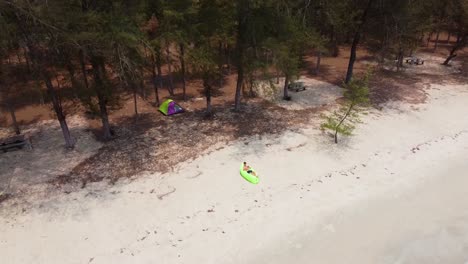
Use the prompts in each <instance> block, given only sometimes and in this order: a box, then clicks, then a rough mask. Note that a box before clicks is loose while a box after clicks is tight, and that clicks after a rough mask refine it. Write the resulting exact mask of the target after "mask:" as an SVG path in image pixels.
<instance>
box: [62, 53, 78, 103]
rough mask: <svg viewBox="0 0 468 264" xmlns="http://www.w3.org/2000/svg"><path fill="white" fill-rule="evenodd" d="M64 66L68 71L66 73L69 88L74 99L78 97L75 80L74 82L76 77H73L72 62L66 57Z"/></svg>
mask: <svg viewBox="0 0 468 264" xmlns="http://www.w3.org/2000/svg"><path fill="white" fill-rule="evenodd" d="M65 64H66V68H67V71H68V74H69V75H70V82H71V88H72V90H73V97H75V99H78V98H79V96H78V89H79V88H78V86H77V82H76V78H75V68H74V67H73V64H72V62H71V61H70V60H69V59H68V58H66V62H65Z"/></svg>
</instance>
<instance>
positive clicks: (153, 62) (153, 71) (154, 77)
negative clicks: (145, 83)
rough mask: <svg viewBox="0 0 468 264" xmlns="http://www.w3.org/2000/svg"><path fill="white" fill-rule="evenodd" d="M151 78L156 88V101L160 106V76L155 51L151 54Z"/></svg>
mask: <svg viewBox="0 0 468 264" xmlns="http://www.w3.org/2000/svg"><path fill="white" fill-rule="evenodd" d="M151 78H152V80H151V82H152V83H153V88H154V103H155V105H156V106H159V92H158V83H157V82H158V80H157V79H158V76H157V75H156V59H155V56H154V54H153V53H152V54H151Z"/></svg>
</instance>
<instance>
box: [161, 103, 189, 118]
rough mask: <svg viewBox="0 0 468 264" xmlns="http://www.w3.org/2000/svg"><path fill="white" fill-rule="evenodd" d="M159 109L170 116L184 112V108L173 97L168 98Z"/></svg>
mask: <svg viewBox="0 0 468 264" xmlns="http://www.w3.org/2000/svg"><path fill="white" fill-rule="evenodd" d="M159 111H161V113H163V114H164V115H167V116H170V115H175V114H178V113H182V112H184V109H183V108H182V107H181V106H180V105H178V104H177V103H176V102H174V101H172V99H167V100H166V101H164V102H163V103H162V104H161V105H160V106H159Z"/></svg>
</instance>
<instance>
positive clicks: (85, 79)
mask: <svg viewBox="0 0 468 264" xmlns="http://www.w3.org/2000/svg"><path fill="white" fill-rule="evenodd" d="M78 57H79V58H80V66H81V73H82V74H83V82H84V84H85V87H86V89H89V83H88V74H86V62H85V56H84V52H83V50H81V49H80V51H79V54H78Z"/></svg>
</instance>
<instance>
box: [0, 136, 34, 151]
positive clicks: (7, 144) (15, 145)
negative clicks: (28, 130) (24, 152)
mask: <svg viewBox="0 0 468 264" xmlns="http://www.w3.org/2000/svg"><path fill="white" fill-rule="evenodd" d="M25 146H26V148H27V149H29V150H30V149H32V146H31V141H30V140H29V139H28V138H26V137H25V136H24V135H17V136H13V137H9V138H4V139H0V150H1V151H3V152H7V151H8V150H10V149H22V148H23V147H25Z"/></svg>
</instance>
